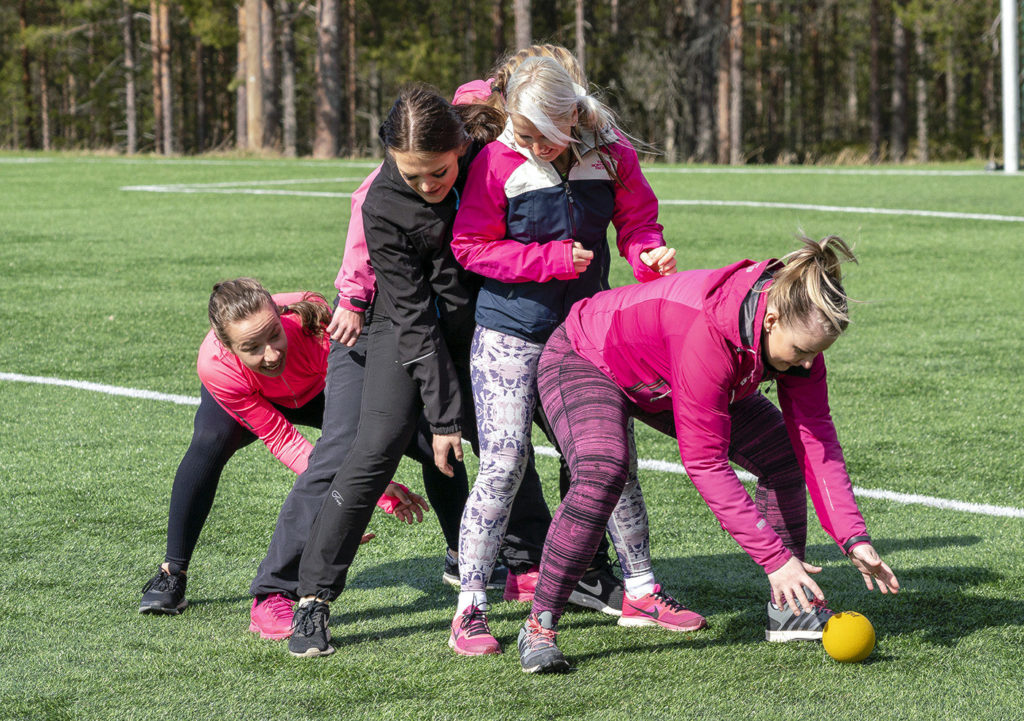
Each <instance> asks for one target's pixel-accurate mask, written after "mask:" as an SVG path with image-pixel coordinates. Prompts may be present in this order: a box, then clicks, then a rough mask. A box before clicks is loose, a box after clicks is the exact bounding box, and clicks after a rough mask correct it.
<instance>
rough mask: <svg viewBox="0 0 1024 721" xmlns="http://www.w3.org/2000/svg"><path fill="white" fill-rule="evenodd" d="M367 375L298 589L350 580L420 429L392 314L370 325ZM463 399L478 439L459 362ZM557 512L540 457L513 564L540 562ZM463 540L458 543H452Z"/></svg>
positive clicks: (508, 542)
mask: <svg viewBox="0 0 1024 721" xmlns="http://www.w3.org/2000/svg"><path fill="white" fill-rule="evenodd" d="M367 334H368V336H369V339H368V342H369V346H368V349H367V358H368V362H367V368H366V379H365V383H364V386H363V398H362V406H361V408H360V424H359V431H358V433H357V434H356V438H355V442H354V443H353V445H352V450H351V451H350V453H349V455H348V457H347V458H346V459H345V462H344V463H343V464H342V465H341V466H340V470H339V471H338V473H337V474H336V475H335V476H334V480H333V482H332V483H331V487H330V492H329V494H327V496H326V498H325V500H324V503H323V507H322V508H321V510H320V514H319V515H318V516H317V518H316V522H315V523H314V524H313V530H312V532H311V534H310V537H309V540H308V542H307V544H306V549H305V551H304V552H303V554H302V561H301V564H300V566H299V595H300V596H312V595H315V594H318V593H321V592H325V593H327V594H328V597H329V598H331V599H333V598H335V597H337V596H338V594H340V593H341V592H342V590H344V588H345V579H346V577H347V575H348V569H349V567H350V566H351V564H352V561H353V559H354V558H355V555H356V551H357V550H358V548H359V541H360V539H361V538H362V535H363V532H364V531H365V530H366V526H367V523H369V520H370V514H371V513H372V512H373V505H374V503H375V502H376V500H377V498H378V497H379V496H380V494H381V492H382V490H383V488H384V487H385V486H386V485H387V482H388V480H389V479H390V478H391V477H392V476H393V475H394V473H395V470H396V469H397V468H398V464H399V461H400V460H401V457H402V450H403V449H404V448H405V447H406V446H408V444H409V440H410V438H412V436H413V435H414V434H415V432H416V430H417V419H418V418H420V416H421V411H422V408H423V402H422V400H421V398H420V393H419V388H418V386H417V385H416V382H415V381H414V380H413V379H412V378H411V377H410V376H409V374H408V373H407V372H406V371H405V369H404V368H403V367H402V366H401V364H400V363H399V358H398V343H397V339H396V336H395V330H394V326H393V324H392V323H391V321H390V320H388V319H386V318H382V317H377V318H375V319H374V320H373V321H372V322H371V323H370V326H369V328H368V329H367ZM459 374H460V377H459V383H460V387H461V389H462V397H463V401H464V408H463V435H464V437H466V438H467V440H469V441H470V442H471V443H473V445H474V449H475V447H476V419H475V416H474V414H473V411H472V398H473V396H472V392H471V390H470V384H469V374H468V369H466V368H460V369H459ZM550 522H551V515H550V512H549V511H548V508H547V505H546V504H545V503H544V498H543V494H542V493H541V488H540V479H539V478H538V476H537V471H536V468H535V467H534V464H533V457H532V455H531V457H530V463H529V466H528V468H527V471H526V476H525V478H524V479H523V484H522V486H521V487H520V491H519V494H518V495H517V496H516V501H515V503H514V504H513V506H512V514H511V517H510V519H509V531H508V533H507V534H506V536H505V543H504V546H503V548H502V554H503V556H504V557H505V559H506V560H507V561H508V564H509V567H510V568H512V569H513V570H514V571H517V572H518V571H521V570H526V569H528V568H530V567H531V566H533V565H537V564H538V563H539V562H540V554H541V548H542V546H543V544H544V536H545V534H546V533H547V528H548V525H549V524H550ZM453 547H454V548H457V547H458V546H457V545H455V546H453Z"/></svg>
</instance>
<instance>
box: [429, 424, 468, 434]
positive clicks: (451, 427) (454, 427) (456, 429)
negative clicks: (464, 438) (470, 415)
mask: <svg viewBox="0 0 1024 721" xmlns="http://www.w3.org/2000/svg"><path fill="white" fill-rule="evenodd" d="M430 432H431V433H433V434H434V435H435V436H450V435H451V434H452V433H461V432H462V424H461V423H459V422H458V421H456V422H454V423H447V424H445V425H443V426H435V425H434V424H433V423H431V424H430Z"/></svg>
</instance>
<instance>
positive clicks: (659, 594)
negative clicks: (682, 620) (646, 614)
mask: <svg viewBox="0 0 1024 721" xmlns="http://www.w3.org/2000/svg"><path fill="white" fill-rule="evenodd" d="M651 596H652V597H653V598H656V599H658V601H659V602H661V603H662V604H664V605H665V606H667V607H668V608H669V610H671V611H675V612H677V613H679V612H681V611H687V610H689V609H687V608H686V606H684V605H683V604H681V603H679V601H677V600H676V599H674V598H672V596H670V595H668V594H667V593H665V592H664V591H662V590H661V589H660V588H659V589H658V590H656V591H655V592H654V593H652V594H651Z"/></svg>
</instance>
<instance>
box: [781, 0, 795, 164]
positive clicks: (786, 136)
mask: <svg viewBox="0 0 1024 721" xmlns="http://www.w3.org/2000/svg"><path fill="white" fill-rule="evenodd" d="M792 7H793V3H791V2H786V3H784V4H783V8H782V12H783V13H784V14H785V16H786V17H785V19H784V20H783V23H784V25H783V26H782V48H783V52H786V53H790V54H792V53H793V20H792ZM795 66H796V62H794V61H793V59H792V58H790V59H789V61H788V66H785V67H783V69H782V147H783V148H784V150H785V151H787V152H789V153H792V152H793V148H794V146H795V142H794V138H793V115H794V112H793V79H794V76H795V73H794V72H793V68H794V67H795Z"/></svg>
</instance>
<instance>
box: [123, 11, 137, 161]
mask: <svg viewBox="0 0 1024 721" xmlns="http://www.w3.org/2000/svg"><path fill="white" fill-rule="evenodd" d="M133 15H134V11H133V10H132V6H131V5H129V4H128V2H127V0H121V26H122V27H121V38H122V39H123V41H124V119H125V131H126V136H127V137H126V139H125V152H126V153H128V155H134V154H135V153H136V151H137V150H138V127H137V125H136V123H137V122H138V113H137V112H136V110H135V26H134V24H133V22H132V16H133Z"/></svg>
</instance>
